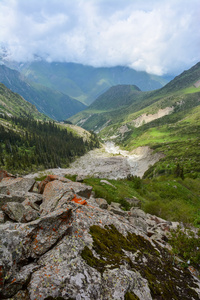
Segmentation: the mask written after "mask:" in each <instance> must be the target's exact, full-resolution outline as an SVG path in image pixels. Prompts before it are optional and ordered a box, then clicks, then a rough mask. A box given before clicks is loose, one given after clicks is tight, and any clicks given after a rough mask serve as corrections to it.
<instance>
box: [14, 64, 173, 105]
mask: <svg viewBox="0 0 200 300" xmlns="http://www.w3.org/2000/svg"><path fill="white" fill-rule="evenodd" d="M19 70H20V71H21V72H22V73H23V74H24V75H25V76H27V77H28V78H29V79H30V80H32V81H35V82H37V83H41V84H43V85H45V86H47V87H49V88H54V89H57V90H58V91H61V92H62V93H65V94H67V95H70V96H71V97H73V98H76V99H77V100H79V101H82V102H84V103H86V104H91V103H92V102H93V101H94V100H95V99H96V98H97V97H98V96H99V95H100V94H102V93H103V92H105V91H106V90H107V89H108V88H110V87H111V86H114V85H119V84H134V85H137V86H138V87H139V88H140V89H141V90H143V91H147V90H155V89H158V88H161V87H162V86H163V85H164V84H166V83H167V81H166V80H165V79H164V78H162V77H159V76H155V75H151V74H148V73H146V72H139V71H135V70H133V69H130V68H127V67H112V68H94V67H90V66H84V65H81V64H75V63H58V62H52V63H48V62H44V61H34V62H32V63H27V64H21V65H20V66H19Z"/></svg>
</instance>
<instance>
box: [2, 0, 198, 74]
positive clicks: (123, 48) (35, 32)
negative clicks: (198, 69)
mask: <svg viewBox="0 0 200 300" xmlns="http://www.w3.org/2000/svg"><path fill="white" fill-rule="evenodd" d="M0 47H1V49H6V55H7V58H8V59H10V60H15V61H21V62H25V61H31V60H33V59H34V58H35V57H36V56H39V57H41V58H42V59H45V60H47V61H49V62H51V61H59V62H75V63H81V64H85V65H91V66H94V67H102V66H104V67H111V66H128V67H130V68H133V69H136V70H140V71H146V72H148V73H152V74H156V75H165V74H173V75H176V74H179V73H180V72H182V71H183V70H186V69H188V68H190V67H192V66H193V65H194V64H196V63H197V62H198V61H200V1H199V0H0Z"/></svg>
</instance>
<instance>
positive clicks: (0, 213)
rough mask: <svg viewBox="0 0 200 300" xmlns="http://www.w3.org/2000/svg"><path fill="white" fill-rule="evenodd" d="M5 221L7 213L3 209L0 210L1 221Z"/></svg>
mask: <svg viewBox="0 0 200 300" xmlns="http://www.w3.org/2000/svg"><path fill="white" fill-rule="evenodd" d="M4 222H5V215H4V213H3V211H2V210H0V223H4Z"/></svg>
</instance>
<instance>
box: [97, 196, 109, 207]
mask: <svg viewBox="0 0 200 300" xmlns="http://www.w3.org/2000/svg"><path fill="white" fill-rule="evenodd" d="M95 201H96V203H97V204H98V205H99V207H100V208H102V209H107V208H108V202H107V201H106V200H105V199H102V198H96V199H95Z"/></svg>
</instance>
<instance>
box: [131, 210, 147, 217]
mask: <svg viewBox="0 0 200 300" xmlns="http://www.w3.org/2000/svg"><path fill="white" fill-rule="evenodd" d="M130 215H131V216H132V217H135V218H139V217H140V218H143V219H146V214H145V212H144V211H143V210H141V209H139V208H131V210H130Z"/></svg>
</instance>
